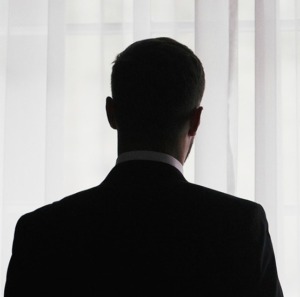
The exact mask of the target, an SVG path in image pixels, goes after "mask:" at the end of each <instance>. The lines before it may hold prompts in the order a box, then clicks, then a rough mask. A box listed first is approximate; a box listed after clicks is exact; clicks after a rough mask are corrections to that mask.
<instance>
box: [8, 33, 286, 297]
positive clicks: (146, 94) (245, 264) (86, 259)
mask: <svg viewBox="0 0 300 297" xmlns="http://www.w3.org/2000/svg"><path fill="white" fill-rule="evenodd" d="M204 85H205V79H204V71H203V68H202V65H201V62H200V61H199V59H198V58H197V57H196V56H195V55H194V53H193V52H192V51H191V50H190V49H188V48H187V47H186V46H184V45H182V44H180V43H178V42H176V41H174V40H172V39H169V38H156V39H148V40H143V41H139V42H136V43H134V44H132V45H131V46H129V47H128V48H127V49H126V50H125V51H124V52H122V53H121V54H120V55H118V57H117V59H116V61H115V63H114V66H113V71H112V77H111V87H112V98H110V97H109V98H107V101H106V111H107V116H108V121H109V123H110V125H111V127H112V128H113V129H117V132H118V159H117V164H116V166H115V167H114V168H113V169H112V171H111V172H110V173H109V175H108V176H107V178H106V179H105V180H104V181H103V182H102V183H101V184H100V185H99V186H97V187H95V188H92V189H89V190H86V191H83V192H80V193H77V194H75V195H72V196H70V197H67V198H65V199H62V200H61V201H59V202H56V203H53V204H52V205H48V206H45V207H43V208H41V209H38V210H36V211H34V212H32V213H30V214H26V215H25V216H23V217H21V219H20V220H19V222H18V224H17V226H16V232H15V239H14V245H13V254H12V258H11V261H10V265H9V269H8V274H7V282H6V290H5V297H11V296H184V297H185V296H218V297H219V296H230V297H234V296H236V297H247V296H252V297H254V296H255V297H260V296H261V297H273V296H283V295H282V291H281V287H280V283H279V280H278V276H277V270H276V264H275V257H274V252H273V249H272V244H271V239H270V236H269V233H268V224H267V220H266V217H265V213H264V210H263V208H262V207H261V206H260V205H258V204H256V203H253V202H250V201H246V200H243V199H239V198H236V197H233V196H229V195H227V194H224V193H220V192H217V191H214V190H211V189H208V188H205V187H202V186H198V185H195V184H191V183H188V182H187V181H186V180H185V178H184V176H183V174H182V165H183V164H184V162H185V160H186V158H187V156H188V154H189V152H190V149H191V147H192V144H193V140H194V137H195V135H196V132H197V129H198V126H199V123H200V116H201V112H202V107H201V106H200V102H201V98H202V95H203V91H204Z"/></svg>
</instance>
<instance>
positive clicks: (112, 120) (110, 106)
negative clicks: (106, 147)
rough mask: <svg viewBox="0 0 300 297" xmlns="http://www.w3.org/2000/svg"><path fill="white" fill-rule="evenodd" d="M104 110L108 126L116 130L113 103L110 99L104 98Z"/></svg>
mask: <svg viewBox="0 0 300 297" xmlns="http://www.w3.org/2000/svg"><path fill="white" fill-rule="evenodd" d="M105 108H106V115H107V119H108V122H109V124H110V126H111V127H112V128H113V129H117V121H116V107H115V101H114V100H113V99H112V98H111V97H107V98H106V105H105Z"/></svg>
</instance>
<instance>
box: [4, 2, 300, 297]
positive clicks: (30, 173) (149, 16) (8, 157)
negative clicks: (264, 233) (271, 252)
mask: <svg viewBox="0 0 300 297" xmlns="http://www.w3.org/2000/svg"><path fill="white" fill-rule="evenodd" d="M255 2H256V3H255ZM299 17H300V0H257V1H255V0H210V1H205V0H185V1H181V0H164V1H161V0H88V1H87V0H26V1H24V0H0V193H1V194H0V195H1V199H0V216H1V220H0V224H1V225H0V236H1V238H0V240H1V257H0V266H1V286H0V290H1V292H2V291H3V285H4V281H5V274H6V269H7V264H8V261H9V258H10V253H11V245H12V239H13V231H14V227H15V224H16V221H17V219H18V218H19V217H20V216H21V215H22V214H24V213H25V212H28V211H31V210H33V209H35V208H38V207H40V206H42V205H44V204H47V203H51V202H52V201H54V200H58V199H60V198H62V197H64V196H66V195H68V194H71V193H74V192H76V191H79V190H82V189H85V188H88V187H91V186H94V185H97V184H99V183H100V182H101V180H102V179H103V178H104V177H105V176H106V174H107V173H108V172H109V170H110V168H111V167H112V166H113V165H114V162H115V158H116V134H115V132H114V131H112V130H110V128H109V126H108V124H107V123H106V115H105V112H104V104H105V97H106V96H107V95H110V71H111V63H112V61H113V60H114V58H115V56H116V54H117V53H119V52H120V51H122V50H123V49H124V48H125V47H126V46H127V45H129V44H130V43H132V42H133V41H135V40H139V39H143V38H148V37H156V36H169V37H173V38H175V39H177V40H178V41H180V42H182V43H184V44H186V45H188V46H189V47H190V48H192V49H194V50H195V51H196V53H197V54H198V55H199V57H200V59H201V60H202V62H203V64H204V67H205V71H206V77H207V87H206V91H205V95H204V98H203V106H204V112H203V118H202V122H201V127H200V131H199V134H198V138H197V141H196V143H195V147H194V149H193V152H192V154H191V156H190V158H189V160H188V162H187V164H186V166H185V175H186V177H187V179H188V180H190V181H195V182H196V183H199V184H201V185H204V186H208V187H212V188H215V189H218V190H221V191H224V192H228V193H231V194H234V195H237V196H240V197H243V198H246V199H249V200H253V201H257V202H259V203H261V204H262V205H263V206H264V208H265V210H266V213H267V217H268V220H269V223H270V233H271V236H272V239H273V244H274V248H275V254H276V258H277V264H278V270H279V276H280V280H281V282H282V287H283V290H284V293H285V296H288V297H294V296H295V297H296V296H298V297H299V296H300V286H299V281H298V280H299V277H300V252H299V251H300V202H299V200H300V191H299V185H300V101H299V100H300V98H299V94H300V93H299V91H300V89H299V88H300V87H299V86H300V81H299V70H300V68H299V67H300V62H299V61H300V44H299V42H300V31H299V28H300V20H299ZM245 269H246V268H245Z"/></svg>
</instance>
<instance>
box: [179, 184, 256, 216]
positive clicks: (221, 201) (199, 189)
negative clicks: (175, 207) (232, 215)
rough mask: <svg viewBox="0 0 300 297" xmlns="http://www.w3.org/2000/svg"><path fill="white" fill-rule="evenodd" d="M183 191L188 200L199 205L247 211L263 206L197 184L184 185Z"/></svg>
mask: <svg viewBox="0 0 300 297" xmlns="http://www.w3.org/2000/svg"><path fill="white" fill-rule="evenodd" d="M181 187H182V191H185V193H186V195H185V197H186V198H187V199H191V200H194V201H196V202H198V203H205V204H211V205H215V206H217V205H219V206H224V207H237V208H247V209H253V210H255V209H258V208H261V205H260V204H258V203H257V202H254V201H251V200H248V199H245V198H242V197H238V196H235V195H232V194H228V193H225V192H221V191H218V190H215V189H212V188H208V187H205V186H202V185H198V184H195V183H190V182H185V183H182V186H181Z"/></svg>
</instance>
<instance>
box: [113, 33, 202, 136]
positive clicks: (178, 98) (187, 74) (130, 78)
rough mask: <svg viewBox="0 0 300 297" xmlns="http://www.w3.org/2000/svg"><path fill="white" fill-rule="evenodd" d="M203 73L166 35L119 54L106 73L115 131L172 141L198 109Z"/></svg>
mask: <svg viewBox="0 0 300 297" xmlns="http://www.w3.org/2000/svg"><path fill="white" fill-rule="evenodd" d="M204 87H205V75H204V70H203V67H202V64H201V62H200V60H199V59H198V58H197V56H196V55H195V54H194V53H193V52H192V51H191V50H190V49H189V48H188V47H187V46H185V45H183V44H181V43H179V42H177V41H175V40H173V39H171V38H166V37H160V38H153V39H146V40H141V41H138V42H135V43H133V44H132V45H130V46H129V47H127V48H126V49H125V50H124V51H123V52H121V53H120V54H119V55H118V56H117V58H116V60H115V61H114V65H113V69H112V75H111V89H112V97H113V99H114V100H115V103H116V114H117V124H118V126H119V129H120V131H122V130H123V131H126V133H127V134H128V133H134V135H137V137H142V136H143V137H151V138H152V139H153V140H158V141H162V140H166V139H168V138H170V137H174V135H176V133H178V131H179V130H180V128H181V125H182V124H183V123H184V122H185V120H186V119H187V118H188V115H189V114H190V113H191V111H192V110H193V109H195V108H196V107H198V106H199V104H200V102H201V99H202V96H203V92H204Z"/></svg>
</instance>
